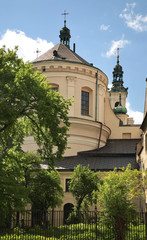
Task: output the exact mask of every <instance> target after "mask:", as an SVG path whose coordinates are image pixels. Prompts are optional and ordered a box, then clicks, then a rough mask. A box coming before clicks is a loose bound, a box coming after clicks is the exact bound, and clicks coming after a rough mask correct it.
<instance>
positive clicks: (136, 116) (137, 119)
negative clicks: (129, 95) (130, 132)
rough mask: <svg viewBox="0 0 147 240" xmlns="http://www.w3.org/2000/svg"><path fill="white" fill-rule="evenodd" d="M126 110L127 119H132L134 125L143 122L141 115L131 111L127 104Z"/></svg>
mask: <svg viewBox="0 0 147 240" xmlns="http://www.w3.org/2000/svg"><path fill="white" fill-rule="evenodd" d="M126 108H127V114H128V115H129V117H132V118H133V119H134V123H135V124H141V123H142V121H143V113H142V112H138V111H134V110H132V109H131V107H130V103H129V102H127V103H126Z"/></svg>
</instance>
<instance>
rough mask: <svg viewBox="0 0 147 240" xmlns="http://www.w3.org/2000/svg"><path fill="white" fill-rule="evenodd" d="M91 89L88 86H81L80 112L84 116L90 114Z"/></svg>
mask: <svg viewBox="0 0 147 240" xmlns="http://www.w3.org/2000/svg"><path fill="white" fill-rule="evenodd" d="M91 102H92V90H91V89H90V88H88V87H84V88H82V91H81V114H82V115H84V116H90V115H91Z"/></svg>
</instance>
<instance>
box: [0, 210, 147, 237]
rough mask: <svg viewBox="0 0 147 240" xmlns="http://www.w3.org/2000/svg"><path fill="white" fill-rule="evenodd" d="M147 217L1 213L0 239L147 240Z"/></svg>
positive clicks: (30, 212)
mask: <svg viewBox="0 0 147 240" xmlns="http://www.w3.org/2000/svg"><path fill="white" fill-rule="evenodd" d="M146 219H147V214H146V213H138V214H136V215H135V216H130V218H129V219H127V220H126V222H121V218H120V219H117V221H116V219H114V218H113V217H112V218H111V217H109V216H108V215H107V213H101V212H98V211H80V212H72V213H71V212H65V211H53V210H52V211H23V212H11V213H9V214H5V213H0V240H4V239H6V240H7V239H11V240H14V239H16V240H17V239H26V240H29V239H32V240H35V239H36V240H41V239H42V240H45V239H46V240H48V239H50V240H53V239H54V240H57V239H61V240H63V239H66V240H80V239H81V240H86V239H87V240H88V239H89V240H91V239H93V240H96V239H97V240H146V239H147V237H146V236H147V234H146V232H147V231H146V230H147V227H146V225H147V222H146ZM119 222H120V223H121V224H120V225H118V223H119ZM116 226H119V228H118V227H116Z"/></svg>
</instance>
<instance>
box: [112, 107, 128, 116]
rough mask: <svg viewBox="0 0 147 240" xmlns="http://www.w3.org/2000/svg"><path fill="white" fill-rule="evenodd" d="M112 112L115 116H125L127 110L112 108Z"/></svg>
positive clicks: (124, 108)
mask: <svg viewBox="0 0 147 240" xmlns="http://www.w3.org/2000/svg"><path fill="white" fill-rule="evenodd" d="M113 112H114V113H115V114H126V113H127V109H126V107H123V106H118V107H116V108H113Z"/></svg>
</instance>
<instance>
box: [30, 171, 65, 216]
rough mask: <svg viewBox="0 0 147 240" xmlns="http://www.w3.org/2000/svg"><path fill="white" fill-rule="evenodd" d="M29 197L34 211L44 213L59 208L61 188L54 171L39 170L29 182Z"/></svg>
mask: <svg viewBox="0 0 147 240" xmlns="http://www.w3.org/2000/svg"><path fill="white" fill-rule="evenodd" d="M29 188H30V193H29V197H30V199H31V202H32V206H33V208H34V209H39V210H43V211H46V210H47V209H48V208H51V209H54V208H55V207H56V206H60V205H61V203H62V198H63V188H62V187H61V182H60V177H59V174H58V172H57V171H56V170H52V171H51V172H49V171H48V170H46V169H41V170H40V171H39V172H38V174H37V175H36V176H34V177H33V178H32V179H31V182H30V187H29Z"/></svg>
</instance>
